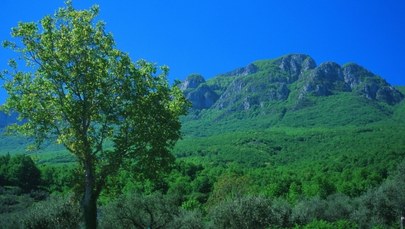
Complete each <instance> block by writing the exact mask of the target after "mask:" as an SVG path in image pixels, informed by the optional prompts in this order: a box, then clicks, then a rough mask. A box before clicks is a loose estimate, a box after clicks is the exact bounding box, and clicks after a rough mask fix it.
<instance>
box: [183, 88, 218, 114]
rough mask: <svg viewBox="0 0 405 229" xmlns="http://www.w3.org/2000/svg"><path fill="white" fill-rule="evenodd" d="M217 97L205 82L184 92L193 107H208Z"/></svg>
mask: <svg viewBox="0 0 405 229" xmlns="http://www.w3.org/2000/svg"><path fill="white" fill-rule="evenodd" d="M218 97H219V96H218V95H217V94H216V93H215V92H214V91H213V90H211V88H210V87H208V86H207V85H205V84H203V85H201V86H199V87H198V88H197V89H196V90H193V91H191V92H190V93H188V94H186V98H187V99H188V100H189V101H190V102H191V103H192V105H193V108H196V109H207V108H210V107H211V106H212V105H214V103H215V102H216V101H217V100H218Z"/></svg>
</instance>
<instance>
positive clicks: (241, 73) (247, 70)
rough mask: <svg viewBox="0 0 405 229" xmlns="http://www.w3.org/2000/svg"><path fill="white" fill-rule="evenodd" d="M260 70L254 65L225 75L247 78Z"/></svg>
mask: <svg viewBox="0 0 405 229" xmlns="http://www.w3.org/2000/svg"><path fill="white" fill-rule="evenodd" d="M257 70H258V68H257V66H256V65H254V64H249V65H247V66H246V67H242V68H237V69H235V70H233V71H230V72H228V73H225V74H223V75H224V76H246V75H250V74H254V73H256V72H257Z"/></svg>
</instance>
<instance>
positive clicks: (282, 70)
mask: <svg viewBox="0 0 405 229" xmlns="http://www.w3.org/2000/svg"><path fill="white" fill-rule="evenodd" d="M181 89H182V90H183V92H184V94H185V96H186V97H187V98H188V99H189V100H190V101H191V103H192V105H193V106H192V109H191V111H190V114H189V115H188V117H186V118H185V120H184V124H185V131H186V132H187V133H188V134H189V133H193V134H197V135H198V134H201V131H203V132H204V131H212V130H213V129H212V128H209V130H206V129H207V128H206V127H207V126H210V125H212V124H214V125H215V126H217V127H221V128H222V129H223V128H225V129H226V128H227V127H226V125H228V126H229V122H227V120H228V121H229V120H234V119H237V120H242V119H243V120H244V121H245V122H249V121H252V120H257V122H260V125H262V127H263V128H267V127H270V126H314V125H325V126H341V125H364V124H368V123H372V122H376V121H380V120H383V119H385V118H388V117H390V116H391V115H392V114H393V109H394V107H395V105H396V104H399V103H400V102H401V101H402V100H403V99H404V95H403V94H402V93H401V92H400V91H399V90H397V89H396V88H394V87H393V86H391V85H390V84H389V83H387V82H386V81H385V80H384V79H383V78H381V77H379V76H377V75H375V74H373V73H372V72H370V71H368V70H367V69H365V68H363V67H362V66H360V65H358V64H355V63H348V64H345V65H343V66H340V65H339V64H337V63H334V62H325V63H322V64H320V65H317V64H316V62H315V60H314V59H313V58H311V57H310V56H308V55H303V54H291V55H286V56H282V57H280V58H276V59H273V60H262V61H256V62H253V63H251V64H248V65H247V66H246V67H242V68H237V69H235V70H233V71H230V72H228V73H224V74H221V75H218V76H216V77H213V78H211V79H209V80H205V79H204V78H203V76H201V75H197V74H193V75H190V76H189V77H187V78H186V79H185V80H184V81H183V82H182V84H181ZM224 123H226V124H224ZM223 124H224V125H225V126H224V125H223ZM233 124H235V122H233ZM233 124H232V123H231V124H230V125H231V126H232V125H233ZM238 125H240V127H231V129H232V128H233V129H235V128H236V129H243V128H244V126H246V125H244V124H240V123H238ZM229 127H230V126H229ZM249 128H252V127H251V126H250V127H249V126H248V127H247V129H249ZM214 129H215V127H214ZM245 129H246V128H245ZM194 130H195V131H194Z"/></svg>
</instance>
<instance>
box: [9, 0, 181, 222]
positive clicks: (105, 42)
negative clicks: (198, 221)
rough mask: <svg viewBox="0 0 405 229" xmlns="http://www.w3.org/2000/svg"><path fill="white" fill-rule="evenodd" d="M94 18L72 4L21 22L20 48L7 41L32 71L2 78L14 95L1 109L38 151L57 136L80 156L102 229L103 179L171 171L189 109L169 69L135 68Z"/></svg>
mask: <svg viewBox="0 0 405 229" xmlns="http://www.w3.org/2000/svg"><path fill="white" fill-rule="evenodd" d="M97 14H98V7H97V6H94V7H92V8H91V9H89V10H75V9H74V8H73V6H72V3H71V1H69V0H68V1H67V2H66V7H65V8H61V9H59V10H58V11H57V12H56V13H55V15H54V16H46V17H44V18H43V19H42V20H41V21H40V22H39V23H34V22H30V23H19V24H18V26H17V27H15V28H13V29H12V36H13V37H15V38H17V42H10V41H6V42H4V43H3V45H4V46H5V47H9V48H11V49H12V50H13V51H15V52H16V53H18V54H20V57H21V58H22V59H23V60H24V61H25V62H26V64H27V65H28V66H29V67H31V69H32V70H31V71H21V70H19V68H18V66H17V62H16V61H14V60H11V61H10V62H9V64H10V67H11V70H10V71H6V72H5V73H4V74H3V78H4V79H5V80H6V83H5V89H6V90H7V92H8V94H9V97H8V98H7V101H6V103H5V105H4V107H3V109H4V110H5V111H7V112H12V111H16V112H18V114H19V118H20V120H26V122H24V123H23V124H21V125H14V126H13V127H12V128H11V130H15V131H18V132H21V133H24V134H26V135H29V136H33V137H34V139H36V143H37V145H40V144H41V143H42V142H43V141H44V140H45V139H50V138H53V137H54V138H56V140H57V142H58V143H60V144H63V145H64V146H65V147H66V149H67V150H68V151H70V152H71V153H72V154H73V155H75V156H76V158H77V161H78V162H79V164H80V168H81V172H82V174H81V175H82V180H83V181H82V182H83V198H82V203H81V204H82V208H83V213H84V219H85V223H86V227H87V228H95V227H96V225H97V221H96V214H97V204H96V202H97V199H98V197H99V195H100V192H101V190H102V189H103V187H104V185H105V180H106V177H107V176H109V175H111V174H114V173H115V172H116V171H117V170H118V168H120V166H121V165H123V164H125V165H129V167H130V168H133V169H135V170H136V171H138V172H141V173H142V174H145V176H148V177H156V176H159V173H160V171H162V168H168V164H170V162H172V161H173V160H174V159H173V156H172V155H171V154H170V153H168V151H169V149H170V148H171V147H172V146H173V145H174V143H175V142H176V141H177V140H178V138H179V137H180V125H181V124H180V122H179V120H178V117H179V116H180V115H182V114H184V113H185V112H186V110H187V108H188V103H187V101H186V100H185V98H184V97H183V95H182V93H181V91H180V89H178V88H177V87H170V86H169V85H168V83H167V80H166V76H167V73H168V68H167V67H161V68H160V69H157V68H156V67H155V65H153V64H151V63H148V62H146V61H139V62H137V64H134V63H133V62H132V61H131V59H130V58H129V56H128V55H127V54H125V53H123V52H121V51H119V50H117V49H116V48H115V43H114V39H113V37H112V35H111V34H109V33H106V32H105V30H104V23H103V22H95V17H96V16H97ZM107 141H108V142H111V143H112V144H111V145H112V146H111V147H108V148H107V147H106V142H107ZM126 159H131V160H130V161H129V162H128V161H127V160H126ZM124 162H125V163H124Z"/></svg>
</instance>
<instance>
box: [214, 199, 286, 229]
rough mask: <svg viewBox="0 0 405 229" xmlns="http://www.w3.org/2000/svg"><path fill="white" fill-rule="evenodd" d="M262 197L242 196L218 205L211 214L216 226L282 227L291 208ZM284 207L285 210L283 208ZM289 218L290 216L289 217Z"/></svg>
mask: <svg viewBox="0 0 405 229" xmlns="http://www.w3.org/2000/svg"><path fill="white" fill-rule="evenodd" d="M286 208H287V207H286V205H284V204H280V203H279V204H278V205H277V207H275V206H273V202H272V201H270V200H269V199H266V198H262V197H242V198H239V199H236V200H233V201H229V202H223V203H220V204H219V205H217V206H216V207H215V208H214V209H213V211H212V212H211V214H210V216H211V219H212V220H213V223H214V226H215V228H238V229H239V228H246V229H247V228H268V227H282V226H285V225H283V224H284V223H285V218H286V215H288V212H289V210H288V209H286ZM283 209H284V210H283ZM287 218H288V217H287Z"/></svg>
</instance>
